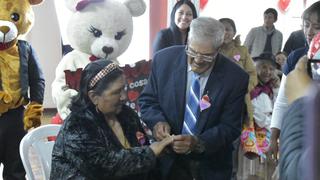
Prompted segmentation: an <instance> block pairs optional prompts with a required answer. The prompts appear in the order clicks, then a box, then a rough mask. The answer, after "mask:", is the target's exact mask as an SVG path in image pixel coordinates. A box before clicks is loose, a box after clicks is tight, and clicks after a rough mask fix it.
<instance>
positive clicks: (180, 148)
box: [172, 135, 198, 154]
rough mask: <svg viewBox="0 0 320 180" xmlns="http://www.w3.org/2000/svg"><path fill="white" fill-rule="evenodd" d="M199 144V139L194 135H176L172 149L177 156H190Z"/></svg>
mask: <svg viewBox="0 0 320 180" xmlns="http://www.w3.org/2000/svg"><path fill="white" fill-rule="evenodd" d="M197 144H198V139H197V138H196V137H195V136H192V135H176V136H175V137H174V142H173V144H172V149H173V151H174V152H176V153H177V154H189V153H190V152H191V151H192V150H193V149H194V148H195V147H196V145H197Z"/></svg>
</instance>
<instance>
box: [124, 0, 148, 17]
mask: <svg viewBox="0 0 320 180" xmlns="http://www.w3.org/2000/svg"><path fill="white" fill-rule="evenodd" d="M124 4H125V5H126V6H127V8H128V9H129V10H130V13H131V15H132V16H133V17H137V16H140V15H142V14H143V13H144V12H145V10H146V4H145V3H144V1H143V0H126V1H124Z"/></svg>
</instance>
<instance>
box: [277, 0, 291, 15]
mask: <svg viewBox="0 0 320 180" xmlns="http://www.w3.org/2000/svg"><path fill="white" fill-rule="evenodd" d="M290 1H291V0H279V2H278V7H279V9H280V10H281V11H282V12H286V11H287V10H288V7H289V4H290Z"/></svg>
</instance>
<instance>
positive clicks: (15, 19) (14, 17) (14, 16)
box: [10, 13, 20, 22]
mask: <svg viewBox="0 0 320 180" xmlns="http://www.w3.org/2000/svg"><path fill="white" fill-rule="evenodd" d="M10 17H11V19H12V20H13V21H15V22H17V21H19V19H20V15H19V14H18V13H12V14H11V15H10Z"/></svg>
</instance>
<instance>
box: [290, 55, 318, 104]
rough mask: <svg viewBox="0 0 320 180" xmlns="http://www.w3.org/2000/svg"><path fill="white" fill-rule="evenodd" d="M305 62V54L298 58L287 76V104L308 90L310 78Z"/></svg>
mask: <svg viewBox="0 0 320 180" xmlns="http://www.w3.org/2000/svg"><path fill="white" fill-rule="evenodd" d="M307 62H308V58H307V56H303V57H302V58H300V59H299V61H298V63H297V64H296V67H295V69H294V70H293V71H291V72H290V73H289V74H288V76H287V79H286V88H285V89H286V96H287V98H288V102H289V104H291V103H292V102H293V101H295V100H296V99H298V98H300V97H302V96H305V95H306V93H307V92H308V89H309V86H310V85H311V81H312V80H311V78H310V77H309V75H308V72H307Z"/></svg>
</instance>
